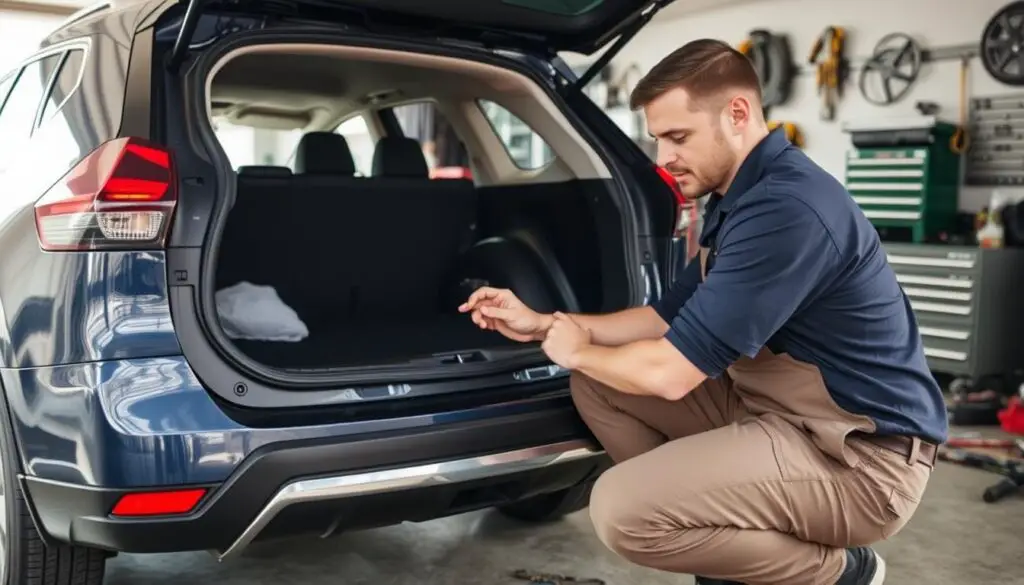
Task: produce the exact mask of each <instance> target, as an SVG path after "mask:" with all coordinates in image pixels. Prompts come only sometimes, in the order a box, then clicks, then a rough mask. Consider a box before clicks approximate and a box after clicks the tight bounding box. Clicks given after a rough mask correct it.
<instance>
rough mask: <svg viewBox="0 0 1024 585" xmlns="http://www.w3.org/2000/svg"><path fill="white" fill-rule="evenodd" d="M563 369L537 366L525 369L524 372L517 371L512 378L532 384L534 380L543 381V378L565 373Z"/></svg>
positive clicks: (553, 366)
mask: <svg viewBox="0 0 1024 585" xmlns="http://www.w3.org/2000/svg"><path fill="white" fill-rule="evenodd" d="M565 371H566V370H565V368H563V367H562V366H559V365H555V364H552V365H550V366H539V367H536V368H527V369H525V370H519V371H518V372H516V373H515V374H513V377H515V379H516V380H519V381H520V382H532V381H534V380H543V379H545V378H553V377H554V376H557V375H558V374H561V373H562V372H565Z"/></svg>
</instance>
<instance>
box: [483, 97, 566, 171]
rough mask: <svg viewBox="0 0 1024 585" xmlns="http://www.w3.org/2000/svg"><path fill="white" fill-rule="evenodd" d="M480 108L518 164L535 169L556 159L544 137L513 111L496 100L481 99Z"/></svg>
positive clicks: (522, 167)
mask: <svg viewBox="0 0 1024 585" xmlns="http://www.w3.org/2000/svg"><path fill="white" fill-rule="evenodd" d="M480 108H481V109H482V110H483V112H484V115H485V116H487V119H488V120H489V121H490V123H491V127H492V128H494V132H495V133H496V134H497V135H498V137H499V138H500V139H501V142H502V143H503V144H504V145H505V150H507V151H508V154H509V156H510V157H512V160H513V161H515V163H516V166H518V167H519V168H521V169H524V170H533V169H539V168H541V167H543V166H545V165H547V164H548V163H550V162H551V161H552V160H554V158H555V157H554V153H553V152H552V151H551V147H550V146H548V144H547V143H546V142H544V139H543V138H541V137H540V135H539V134H537V133H536V132H534V131H533V129H532V128H530V127H529V126H527V125H526V123H525V122H523V121H522V120H520V119H519V118H517V117H515V116H513V115H512V113H511V112H509V111H508V110H506V109H505V108H503V107H501V106H499V105H498V104H496V103H494V102H489V101H483V100H481V101H480Z"/></svg>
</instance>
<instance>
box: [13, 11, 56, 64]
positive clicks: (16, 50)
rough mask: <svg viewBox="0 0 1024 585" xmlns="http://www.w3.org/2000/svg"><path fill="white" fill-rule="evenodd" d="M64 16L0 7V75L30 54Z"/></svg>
mask: <svg viewBox="0 0 1024 585" xmlns="http://www.w3.org/2000/svg"><path fill="white" fill-rule="evenodd" d="M65 18H67V17H66V16H58V15H55V14H44V13H38V12H21V11H15V10H3V9H0V75H3V74H4V73H7V71H9V70H10V69H11V68H13V67H14V66H15V65H17V64H18V63H19V62H21V60H22V59H24V58H26V57H28V56H29V55H31V54H32V53H33V52H34V51H35V50H36V49H38V48H39V42H40V41H41V40H42V39H43V38H44V37H45V36H46V35H48V34H50V32H51V31H53V29H55V28H56V27H57V26H58V25H60V23H62V22H64V19H65Z"/></svg>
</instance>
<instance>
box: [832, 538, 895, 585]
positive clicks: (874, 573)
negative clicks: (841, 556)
mask: <svg viewBox="0 0 1024 585" xmlns="http://www.w3.org/2000/svg"><path fill="white" fill-rule="evenodd" d="M884 581H885V561H883V560H882V557H880V556H878V553H876V552H875V551H873V550H872V549H870V548H868V547H866V546H862V547H858V548H848V549H846V569H844V570H843V574H842V576H841V577H839V581H838V582H837V583H836V585H882V583H883V582H884Z"/></svg>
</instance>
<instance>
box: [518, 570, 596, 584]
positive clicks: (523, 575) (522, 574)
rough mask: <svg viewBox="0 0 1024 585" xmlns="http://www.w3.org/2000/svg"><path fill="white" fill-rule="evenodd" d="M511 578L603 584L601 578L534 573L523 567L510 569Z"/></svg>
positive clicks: (556, 582)
mask: <svg viewBox="0 0 1024 585" xmlns="http://www.w3.org/2000/svg"><path fill="white" fill-rule="evenodd" d="M512 578H513V579H519V580H520V581H529V582H530V583H536V584H538V585H605V583H604V581H602V580H601V579H580V578H578V577H569V576H567V575H555V574H552V573H534V572H532V571H527V570H525V569H519V570H517V571H512Z"/></svg>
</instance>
